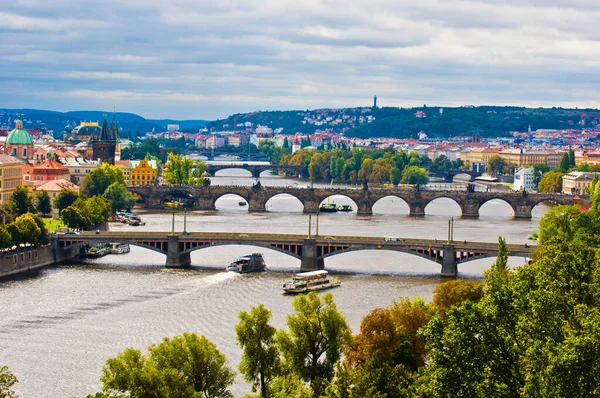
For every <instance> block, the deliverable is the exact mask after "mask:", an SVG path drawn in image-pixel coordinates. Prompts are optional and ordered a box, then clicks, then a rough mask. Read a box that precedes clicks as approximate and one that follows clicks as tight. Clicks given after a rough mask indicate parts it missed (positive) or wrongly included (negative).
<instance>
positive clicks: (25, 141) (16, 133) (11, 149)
mask: <svg viewBox="0 0 600 398" xmlns="http://www.w3.org/2000/svg"><path fill="white" fill-rule="evenodd" d="M4 154H5V155H13V156H16V157H19V158H21V159H33V139H32V138H31V135H30V134H29V133H28V132H27V130H25V129H24V128H23V122H22V121H20V120H15V128H14V129H13V130H12V131H11V132H10V134H8V137H6V141H5V143H4Z"/></svg>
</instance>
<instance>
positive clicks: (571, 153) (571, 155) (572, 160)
mask: <svg viewBox="0 0 600 398" xmlns="http://www.w3.org/2000/svg"><path fill="white" fill-rule="evenodd" d="M571 167H575V151H574V150H573V148H569V168H571Z"/></svg>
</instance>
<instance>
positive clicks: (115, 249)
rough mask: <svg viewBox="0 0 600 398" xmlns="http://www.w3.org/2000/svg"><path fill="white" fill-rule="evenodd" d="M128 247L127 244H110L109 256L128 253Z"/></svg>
mask: <svg viewBox="0 0 600 398" xmlns="http://www.w3.org/2000/svg"><path fill="white" fill-rule="evenodd" d="M130 250H131V249H130V247H129V245H128V244H127V243H117V242H112V243H111V244H110V249H109V251H110V254H125V253H129V251H130Z"/></svg>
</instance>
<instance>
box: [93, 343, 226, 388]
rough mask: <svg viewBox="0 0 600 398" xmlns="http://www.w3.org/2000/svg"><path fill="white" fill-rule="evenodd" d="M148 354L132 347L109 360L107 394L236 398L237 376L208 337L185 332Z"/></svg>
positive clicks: (104, 375) (105, 370) (105, 378)
mask: <svg viewBox="0 0 600 398" xmlns="http://www.w3.org/2000/svg"><path fill="white" fill-rule="evenodd" d="M148 351H149V352H148V355H147V356H144V355H143V354H142V353H141V352H140V351H138V350H135V349H133V348H128V349H126V350H125V351H123V352H122V353H120V354H119V355H117V356H116V357H115V358H110V359H108V360H107V361H106V365H105V366H104V368H103V369H102V376H101V378H100V380H101V382H102V390H103V392H105V393H111V394H112V393H116V394H129V396H131V397H140V398H145V397H205V398H217V397H219V398H220V397H233V395H232V394H231V392H230V391H229V386H230V385H231V383H233V379H234V373H233V371H232V370H231V369H230V368H229V367H228V366H227V360H226V358H225V355H223V354H222V353H221V352H220V351H219V350H218V349H217V347H216V345H215V344H214V343H211V342H210V341H209V340H208V339H207V338H206V337H204V336H198V335H197V334H195V333H184V334H183V335H179V336H175V337H173V338H172V339H169V338H164V339H163V341H162V343H160V344H158V345H152V346H150V347H148Z"/></svg>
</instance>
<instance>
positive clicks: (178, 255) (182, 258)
mask: <svg viewBox="0 0 600 398" xmlns="http://www.w3.org/2000/svg"><path fill="white" fill-rule="evenodd" d="M191 262H192V260H191V257H190V253H182V250H181V248H180V247H179V237H178V236H177V235H169V237H168V248H167V262H166V264H165V266H166V267H167V268H183V267H187V266H188V265H190V263H191Z"/></svg>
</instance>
